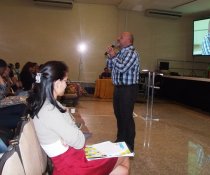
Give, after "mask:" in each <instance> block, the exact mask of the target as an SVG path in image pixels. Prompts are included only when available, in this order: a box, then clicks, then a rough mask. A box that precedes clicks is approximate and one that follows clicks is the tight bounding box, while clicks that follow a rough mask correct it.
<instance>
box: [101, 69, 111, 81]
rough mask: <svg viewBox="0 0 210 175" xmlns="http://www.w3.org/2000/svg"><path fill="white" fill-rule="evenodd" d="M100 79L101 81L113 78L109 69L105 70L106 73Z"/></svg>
mask: <svg viewBox="0 0 210 175" xmlns="http://www.w3.org/2000/svg"><path fill="white" fill-rule="evenodd" d="M100 78H101V79H106V78H111V72H110V71H109V69H108V68H107V67H105V68H104V72H102V73H101V75H100Z"/></svg>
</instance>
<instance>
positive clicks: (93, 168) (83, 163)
mask: <svg viewBox="0 0 210 175" xmlns="http://www.w3.org/2000/svg"><path fill="white" fill-rule="evenodd" d="M51 159H52V162H53V167H54V170H53V175H108V174H110V172H111V171H112V170H113V168H114V166H115V164H116V162H117V159H118V158H107V159H98V160H92V161H88V160H87V159H86V157H85V151H84V150H83V149H79V150H77V149H74V148H69V149H68V150H67V151H66V152H65V153H63V154H61V155H59V156H56V157H52V158H51Z"/></svg>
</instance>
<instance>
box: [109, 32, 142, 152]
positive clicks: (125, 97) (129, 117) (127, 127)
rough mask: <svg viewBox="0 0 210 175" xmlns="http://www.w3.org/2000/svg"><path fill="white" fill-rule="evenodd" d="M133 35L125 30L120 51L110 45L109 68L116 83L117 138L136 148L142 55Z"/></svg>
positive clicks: (118, 42)
mask: <svg viewBox="0 0 210 175" xmlns="http://www.w3.org/2000/svg"><path fill="white" fill-rule="evenodd" d="M133 40H134V39H133V35H132V34H131V33H130V32H123V33H121V34H120V36H119V38H118V39H117V44H118V47H119V48H120V51H119V52H118V53H116V49H114V48H113V47H108V49H107V53H108V60H107V65H108V68H109V69H111V70H112V81H113V84H114V95H113V107H114V113H115V116H116V119H117V128H118V131H117V140H116V142H119V141H125V142H126V143H127V145H128V146H129V147H130V149H131V150H132V151H133V150H134V139H135V134H136V133H135V122H134V119H133V110H134V103H135V100H136V97H137V93H138V88H139V86H138V84H139V72H140V64H139V61H140V57H139V54H138V53H137V51H136V50H135V48H134V46H133Z"/></svg>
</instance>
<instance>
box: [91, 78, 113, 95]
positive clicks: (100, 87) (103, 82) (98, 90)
mask: <svg viewBox="0 0 210 175" xmlns="http://www.w3.org/2000/svg"><path fill="white" fill-rule="evenodd" d="M113 92H114V85H113V84H112V80H111V79H97V80H96V84H95V92H94V97H98V98H105V99H110V98H113Z"/></svg>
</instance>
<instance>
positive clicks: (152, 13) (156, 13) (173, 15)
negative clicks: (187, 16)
mask: <svg viewBox="0 0 210 175" xmlns="http://www.w3.org/2000/svg"><path fill="white" fill-rule="evenodd" d="M145 15H146V16H149V17H160V18H170V19H179V18H181V17H182V13H180V12H174V11H166V10H157V9H147V10H146V11H145Z"/></svg>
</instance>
